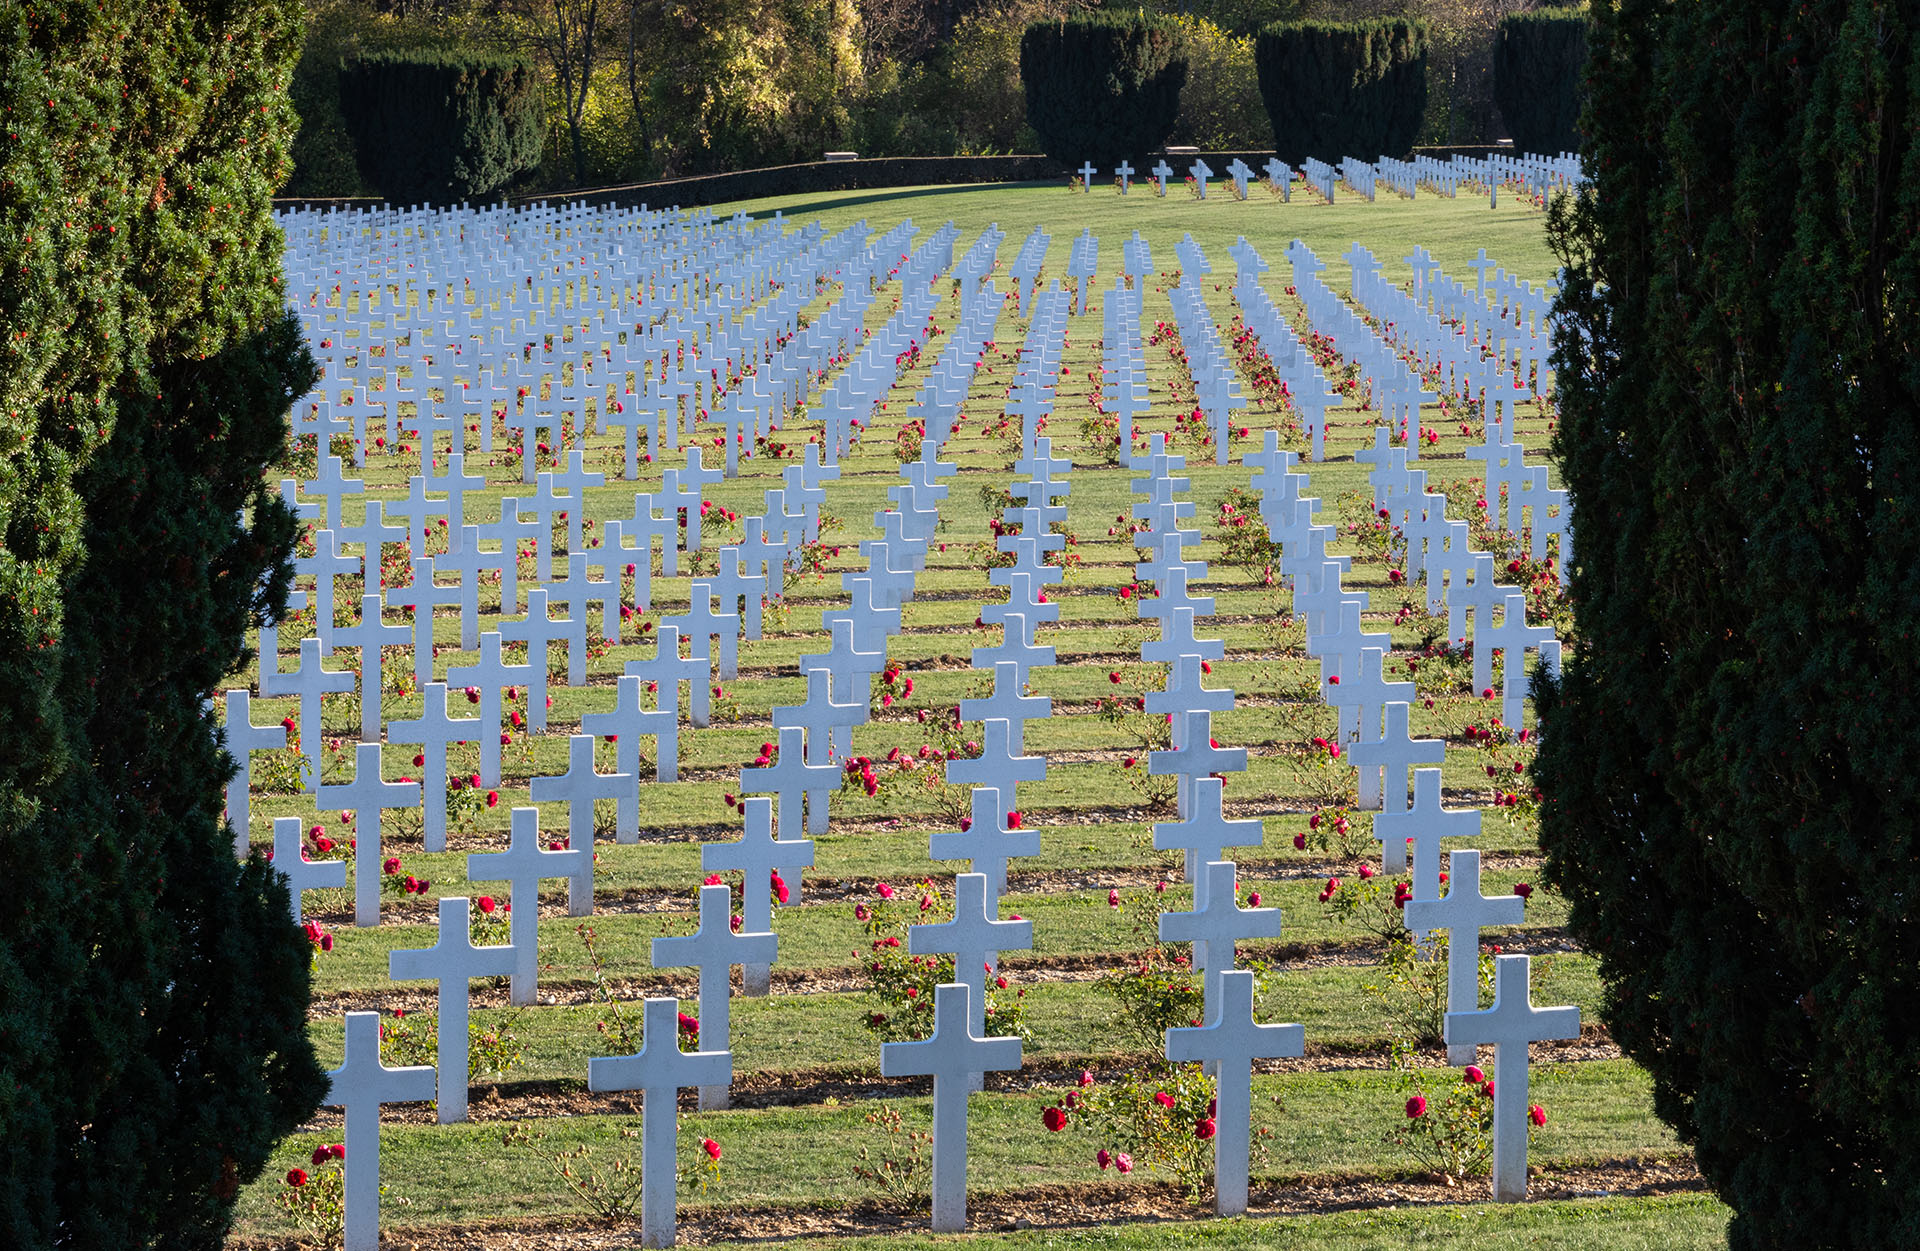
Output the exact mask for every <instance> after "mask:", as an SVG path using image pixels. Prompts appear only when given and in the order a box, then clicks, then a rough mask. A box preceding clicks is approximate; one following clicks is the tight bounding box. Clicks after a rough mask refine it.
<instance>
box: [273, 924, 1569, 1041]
mask: <svg viewBox="0 0 1920 1251" xmlns="http://www.w3.org/2000/svg"><path fill="white" fill-rule="evenodd" d="M556 915H564V910H556ZM1500 948H1501V951H1503V952H1505V953H1507V954H1512V955H1521V954H1524V955H1530V956H1556V955H1567V954H1571V953H1574V952H1577V951H1579V950H1580V948H1579V947H1578V946H1577V945H1576V944H1575V943H1574V942H1573V941H1572V940H1571V939H1570V938H1569V937H1568V936H1567V934H1566V932H1565V931H1564V930H1562V929H1558V928H1549V927H1542V928H1540V929H1533V930H1520V931H1515V932H1513V933H1510V934H1508V935H1505V936H1504V937H1503V938H1502V939H1501V943H1500ZM1236 950H1237V951H1238V952H1239V954H1240V956H1241V957H1242V958H1243V959H1253V960H1264V961H1266V962H1267V963H1268V964H1269V965H1270V966H1271V967H1272V970H1273V972H1275V973H1301V972H1309V971H1312V970H1315V969H1329V968H1362V967H1369V966H1377V965H1378V964H1379V963H1380V959H1381V948H1380V946H1379V944H1378V943H1346V944H1336V943H1287V942H1272V941H1267V942H1247V943H1242V944H1240V945H1239V946H1238V947H1237V948H1236ZM1136 959H1137V958H1136V957H1134V956H1131V955H1129V954H1127V953H1124V952H1100V953H1097V954H1081V955H1059V956H1019V955H1015V954H1014V953H1012V952H1004V953H1002V955H1001V961H1000V969H1001V971H1003V972H1005V973H1006V974H1007V975H1008V976H1009V977H1012V978H1015V979H1017V980H1018V981H1020V982H1023V983H1025V984H1028V985H1033V984H1035V983H1040V982H1091V981H1097V980H1098V979H1099V978H1101V977H1102V976H1104V975H1106V974H1108V973H1111V972H1113V971H1115V970H1117V969H1124V968H1127V967H1129V966H1131V965H1132V964H1134V963H1135V962H1136ZM608 984H609V986H610V987H611V988H612V989H613V990H614V992H615V993H616V994H618V995H620V996H621V997H622V998H635V997H638V996H639V995H640V994H643V993H644V994H672V995H675V996H676V997H678V998H681V999H692V998H694V997H695V996H696V995H697V994H698V993H699V978H698V975H697V974H695V973H683V972H679V971H675V972H671V973H666V972H663V973H652V974H641V975H638V976H630V977H619V978H614V979H610V980H609V983H608ZM733 985H734V987H735V993H736V994H738V993H739V991H738V988H739V986H740V974H739V971H738V969H737V968H736V969H735V970H734V972H733ZM773 985H774V986H775V987H777V988H778V993H779V994H781V995H810V994H849V993H856V992H859V991H863V990H865V989H866V988H867V979H866V977H865V976H864V975H863V974H862V973H861V972H859V970H858V969H856V968H854V967H852V966H850V965H840V966H837V967H829V968H811V969H796V968H782V967H778V966H776V967H775V968H774V969H773ZM467 1001H468V1003H469V1004H471V1005H472V1006H473V1007H476V1008H509V1007H512V1006H513V1005H512V1004H511V1003H510V1002H509V1000H508V997H507V991H506V990H505V989H504V988H503V987H500V986H497V985H492V984H484V983H483V984H476V985H475V986H474V987H473V989H472V991H471V992H470V993H469V995H468V1000H467ZM591 1002H593V989H592V986H591V984H590V983H588V982H585V981H577V980H575V981H567V980H548V981H544V982H542V983H541V987H540V1006H542V1007H551V1006H553V1005H555V1004H560V1005H570V1006H577V1005H580V1004H586V1003H591ZM395 1008H398V1009H400V1010H402V1011H404V1012H433V1011H435V1009H436V998H435V992H434V990H433V989H432V988H431V987H429V986H426V985H424V984H420V983H408V984H405V985H394V986H391V987H386V988H382V989H380V990H351V991H344V992H340V993H336V994H320V995H315V996H314V998H313V1002H312V1003H311V1004H310V1005H309V1007H308V1011H307V1019H308V1020H313V1021H326V1020H334V1019H336V1018H337V1017H338V1016H339V1014H340V1013H342V1012H378V1011H382V1010H386V1011H392V1010H393V1009H395Z"/></svg>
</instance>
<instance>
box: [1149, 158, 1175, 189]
mask: <svg viewBox="0 0 1920 1251" xmlns="http://www.w3.org/2000/svg"><path fill="white" fill-rule="evenodd" d="M1152 173H1153V180H1154V182H1156V183H1158V184H1159V185H1160V194H1161V196H1162V197H1165V195H1166V194H1167V179H1169V178H1171V177H1173V166H1171V165H1169V164H1167V162H1166V158H1164V157H1162V158H1161V160H1160V163H1159V164H1158V165H1156V166H1154V167H1153V170H1152Z"/></svg>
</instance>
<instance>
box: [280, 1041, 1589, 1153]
mask: <svg viewBox="0 0 1920 1251" xmlns="http://www.w3.org/2000/svg"><path fill="white" fill-rule="evenodd" d="M1155 1058H1157V1057H1154V1056H1150V1055H1147V1054H1145V1053H1141V1054H1138V1055H1134V1054H1121V1053H1108V1054H1105V1055H1073V1056H1043V1057H1038V1058H1035V1059H1031V1060H1028V1061H1027V1062H1026V1063H1025V1064H1024V1065H1023V1066H1022V1067H1021V1068H1020V1069H1019V1070H1018V1071H1017V1072H1012V1073H1004V1074H1002V1073H995V1074H989V1075H988V1077H987V1083H986V1088H987V1089H988V1090H989V1091H998V1092H1000V1093H1004V1094H1023V1093H1027V1092H1029V1091H1034V1090H1054V1089H1057V1088H1059V1087H1062V1086H1070V1085H1074V1084H1075V1083H1076V1081H1077V1079H1078V1078H1079V1076H1080V1074H1081V1073H1082V1072H1083V1071H1090V1072H1092V1073H1093V1074H1094V1076H1095V1078H1096V1079H1109V1078H1118V1077H1121V1076H1123V1075H1125V1074H1126V1073H1128V1072H1131V1071H1134V1070H1136V1069H1138V1068H1139V1066H1140V1065H1142V1064H1144V1063H1146V1062H1148V1061H1149V1060H1152V1059H1155ZM1620 1058H1621V1052H1620V1049H1619V1048H1618V1047H1617V1046H1615V1045H1614V1042H1613V1039H1612V1038H1611V1036H1609V1035H1608V1034H1607V1032H1606V1030H1605V1028H1604V1027H1602V1026H1599V1025H1597V1024H1589V1025H1585V1026H1582V1028H1581V1032H1580V1037H1579V1038H1577V1039H1568V1040H1565V1041H1561V1042H1537V1043H1535V1044H1533V1059H1534V1062H1535V1063H1539V1064H1587V1063H1592V1062H1595V1061H1603V1060H1618V1059H1620ZM876 1059H877V1057H876ZM1413 1062H1414V1063H1415V1064H1416V1065H1417V1066H1419V1067H1422V1068H1436V1069H1438V1068H1444V1067H1446V1053H1445V1051H1444V1049H1441V1048H1433V1049H1430V1050H1427V1051H1423V1052H1418V1053H1416V1054H1415V1055H1414V1057H1413ZM1389 1064H1390V1059H1389V1057H1388V1055H1387V1053H1386V1049H1385V1048H1383V1047H1380V1046H1378V1045H1371V1046H1367V1047H1364V1048H1362V1047H1351V1048H1343V1047H1339V1046H1332V1047H1329V1046H1325V1045H1317V1044H1312V1043H1309V1044H1308V1046H1307V1053H1306V1055H1304V1056H1302V1057H1298V1058H1294V1059H1285V1060H1261V1061H1257V1062H1255V1064H1254V1066H1253V1071H1254V1072H1255V1073H1351V1072H1369V1071H1372V1072H1378V1071H1383V1070H1385V1069H1386V1068H1387V1067H1388V1066H1389ZM932 1089H933V1087H932V1082H931V1079H929V1078H924V1077H907V1078H887V1077H881V1076H880V1075H879V1072H878V1065H877V1063H876V1064H871V1065H855V1064H849V1065H830V1066H819V1067H815V1068H808V1069H788V1070H782V1071H779V1072H760V1073H751V1072H749V1073H739V1074H736V1076H735V1077H734V1079H733V1085H732V1100H733V1106H734V1107H736V1108H784V1107H803V1106H808V1105H816V1104H823V1103H826V1102H828V1101H830V1100H831V1101H837V1102H840V1103H851V1102H854V1101H857V1100H866V1099H879V1098H910V1097H916V1096H925V1095H928V1094H931V1093H932ZM680 1106H681V1110H682V1111H684V1112H693V1111H697V1110H698V1107H699V1103H698V1094H697V1092H695V1091H693V1090H691V1089H689V1090H685V1091H682V1092H681V1098H680ZM467 1114H468V1118H469V1119H470V1120H471V1121H473V1122H475V1123H489V1122H491V1123H505V1122H510V1121H520V1120H528V1119H534V1118H555V1117H565V1116H638V1115H639V1114H640V1097H639V1095H637V1094H630V1093H620V1092H614V1093H607V1094H595V1093H591V1092H589V1091H588V1090H587V1089H586V1083H585V1082H584V1080H582V1079H579V1078H565V1079H552V1080H545V1081H507V1082H502V1083H500V1084H499V1085H496V1086H473V1087H470V1088H469V1102H468V1106H467ZM381 1118H382V1122H383V1123H384V1124H389V1125H432V1124H434V1123H435V1121H434V1109H433V1105H432V1104H430V1103H396V1104H390V1105H388V1106H387V1107H386V1108H385V1109H383V1110H382V1112H381ZM342 1124H343V1122H342V1119H341V1116H340V1113H339V1112H338V1111H337V1110H334V1109H331V1108H322V1109H321V1110H320V1111H318V1112H316V1113H315V1114H314V1115H313V1116H312V1117H310V1118H309V1119H308V1120H307V1121H306V1123H305V1124H303V1125H301V1126H300V1132H302V1133H317V1134H327V1133H337V1132H338V1131H339V1129H340V1127H341V1125H342Z"/></svg>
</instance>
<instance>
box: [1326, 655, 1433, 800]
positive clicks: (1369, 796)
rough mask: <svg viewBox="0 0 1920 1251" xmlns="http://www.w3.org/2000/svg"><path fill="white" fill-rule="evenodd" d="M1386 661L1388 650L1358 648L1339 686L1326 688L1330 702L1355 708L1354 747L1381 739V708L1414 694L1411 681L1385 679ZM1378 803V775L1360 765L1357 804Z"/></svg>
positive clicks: (1340, 706) (1411, 696)
mask: <svg viewBox="0 0 1920 1251" xmlns="http://www.w3.org/2000/svg"><path fill="white" fill-rule="evenodd" d="M1386 663H1387V653H1386V651H1385V650H1384V649H1383V648H1378V647H1363V648H1361V649H1360V663H1359V664H1358V665H1357V666H1352V667H1350V668H1349V669H1348V670H1347V671H1346V672H1345V673H1343V674H1342V680H1341V683H1340V685H1338V686H1329V687H1327V702H1328V703H1329V704H1332V705H1333V706H1334V707H1336V708H1340V709H1342V710H1344V709H1346V708H1348V707H1352V708H1354V709H1355V710H1356V712H1355V716H1356V719H1357V720H1358V721H1359V723H1360V736H1359V738H1358V740H1357V741H1356V742H1355V743H1353V744H1352V745H1353V746H1358V745H1359V744H1360V743H1373V742H1379V741H1381V733H1380V727H1381V725H1382V719H1383V716H1384V713H1383V711H1382V710H1383V709H1384V708H1385V707H1386V706H1387V705H1388V704H1390V703H1394V702H1396V701H1397V702H1401V703H1406V702H1409V701H1411V700H1412V699H1413V697H1414V685H1413V683H1411V682H1389V681H1387V674H1386ZM1380 803H1381V798H1380V774H1379V773H1378V772H1376V771H1375V770H1372V769H1367V768H1362V769H1361V770H1360V807H1361V808H1362V809H1375V808H1378V807H1380Z"/></svg>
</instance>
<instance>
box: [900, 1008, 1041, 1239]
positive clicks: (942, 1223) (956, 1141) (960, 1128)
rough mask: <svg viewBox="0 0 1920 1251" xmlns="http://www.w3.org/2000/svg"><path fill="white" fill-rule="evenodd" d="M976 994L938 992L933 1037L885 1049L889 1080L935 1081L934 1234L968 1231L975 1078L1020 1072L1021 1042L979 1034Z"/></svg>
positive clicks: (934, 1009) (934, 1012) (934, 1010)
mask: <svg viewBox="0 0 1920 1251" xmlns="http://www.w3.org/2000/svg"><path fill="white" fill-rule="evenodd" d="M972 1023H973V989H972V987H970V986H967V985H966V984H965V983H962V982H949V983H947V984H945V985H943V986H939V987H937V988H935V990H934V992H933V1033H932V1035H930V1036H929V1037H927V1038H925V1039H923V1040H922V1041H920V1042H890V1043H882V1044H881V1046H880V1074H881V1076H883V1077H921V1076H927V1075H931V1076H932V1078H933V1187H932V1189H933V1231H934V1232H935V1233H942V1234H950V1233H960V1232H961V1231H963V1230H965V1229H966V1227H967V1095H968V1093H969V1091H970V1089H971V1087H972V1085H973V1074H975V1073H994V1072H1001V1071H1004V1070H1008V1069H1017V1068H1019V1067H1020V1040H1019V1039H1018V1038H986V1037H983V1036H981V1035H979V1034H976V1033H974V1032H973V1029H972Z"/></svg>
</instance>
